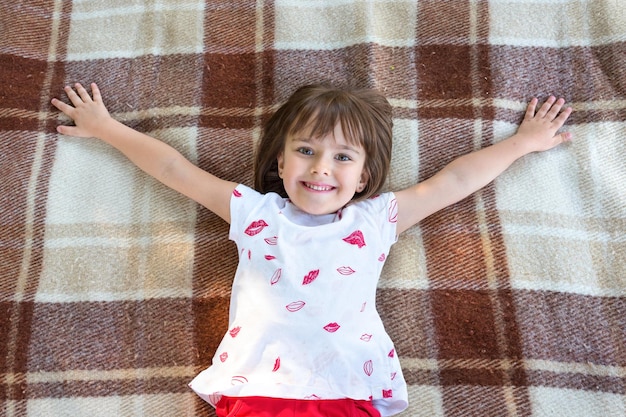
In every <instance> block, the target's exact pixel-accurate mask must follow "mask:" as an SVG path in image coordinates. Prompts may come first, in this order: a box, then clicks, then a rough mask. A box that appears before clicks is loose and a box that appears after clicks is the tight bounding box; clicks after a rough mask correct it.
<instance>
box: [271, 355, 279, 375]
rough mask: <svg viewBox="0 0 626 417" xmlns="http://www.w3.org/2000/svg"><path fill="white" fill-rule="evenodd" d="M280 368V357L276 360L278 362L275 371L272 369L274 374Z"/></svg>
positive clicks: (275, 364)
mask: <svg viewBox="0 0 626 417" xmlns="http://www.w3.org/2000/svg"><path fill="white" fill-rule="evenodd" d="M279 368H280V357H278V358H276V362H274V369H272V372H276V371H278V369H279Z"/></svg>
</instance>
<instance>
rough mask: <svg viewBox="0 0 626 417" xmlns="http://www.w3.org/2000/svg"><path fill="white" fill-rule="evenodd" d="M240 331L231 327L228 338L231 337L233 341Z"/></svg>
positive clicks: (238, 328) (239, 328)
mask: <svg viewBox="0 0 626 417" xmlns="http://www.w3.org/2000/svg"><path fill="white" fill-rule="evenodd" d="M240 330H241V327H239V326H237V327H233V328H232V329H231V330H230V331H229V332H228V334H230V337H232V338H233V339H234V338H235V337H237V335H238V334H239V331H240Z"/></svg>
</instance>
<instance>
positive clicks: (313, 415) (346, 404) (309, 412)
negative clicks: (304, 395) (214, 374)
mask: <svg viewBox="0 0 626 417" xmlns="http://www.w3.org/2000/svg"><path fill="white" fill-rule="evenodd" d="M215 412H216V413H217V417H380V413H379V412H378V410H376V409H375V408H374V406H373V405H372V402H371V401H365V400H350V399H341V400H290V399H285V398H267V397H226V396H223V397H222V399H221V400H220V401H219V402H218V403H217V405H216V406H215Z"/></svg>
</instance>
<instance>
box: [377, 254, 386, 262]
mask: <svg viewBox="0 0 626 417" xmlns="http://www.w3.org/2000/svg"><path fill="white" fill-rule="evenodd" d="M385 259H387V257H386V256H385V254H384V253H382V254H381V255H380V256H379V257H378V260H379V261H381V262H385Z"/></svg>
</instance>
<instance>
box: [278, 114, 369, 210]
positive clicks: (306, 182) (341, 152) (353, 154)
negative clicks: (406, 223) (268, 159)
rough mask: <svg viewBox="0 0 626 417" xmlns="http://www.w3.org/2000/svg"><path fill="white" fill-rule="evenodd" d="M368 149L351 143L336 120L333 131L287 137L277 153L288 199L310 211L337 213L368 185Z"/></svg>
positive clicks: (304, 133)
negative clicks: (366, 151) (366, 170)
mask: <svg viewBox="0 0 626 417" xmlns="http://www.w3.org/2000/svg"><path fill="white" fill-rule="evenodd" d="M365 158H366V155H365V150H364V149H363V147H361V146H360V145H352V144H349V143H348V141H347V140H346V138H345V137H344V135H343V131H342V129H341V125H340V124H339V123H337V125H336V126H335V128H334V130H333V132H332V133H329V134H327V135H326V136H324V137H320V138H312V137H310V135H307V134H306V132H300V133H298V134H296V135H294V136H290V137H288V138H287V140H286V142H285V148H284V150H283V151H282V152H281V153H280V154H279V155H278V173H279V176H280V177H281V178H282V180H283V184H284V186H285V191H286V192H287V195H288V196H289V199H290V200H291V202H292V203H293V204H295V205H296V207H298V208H299V209H300V210H302V211H305V212H306V213H309V214H316V215H319V214H330V213H335V212H336V211H338V210H339V209H341V208H342V207H344V206H345V205H346V204H348V202H350V200H352V198H353V197H354V194H355V193H357V192H361V191H362V190H363V189H364V188H365V185H366V184H367V180H368V177H367V174H366V172H365V171H364V169H363V168H364V164H365Z"/></svg>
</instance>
